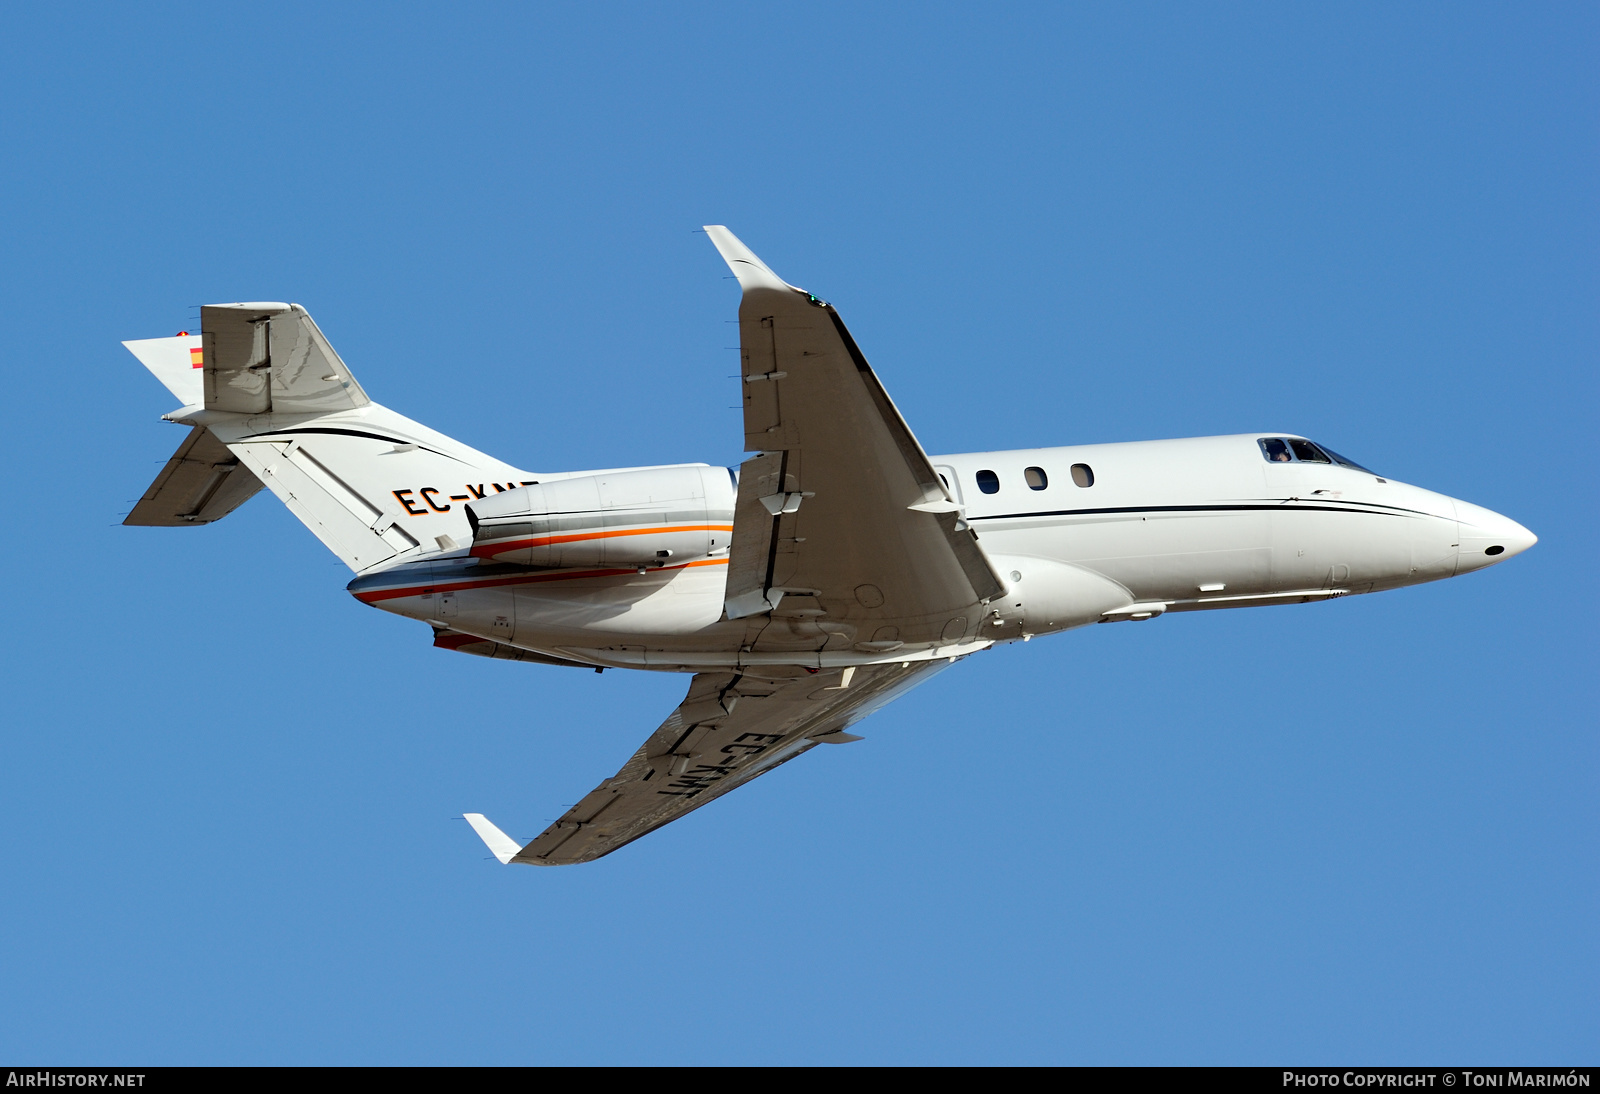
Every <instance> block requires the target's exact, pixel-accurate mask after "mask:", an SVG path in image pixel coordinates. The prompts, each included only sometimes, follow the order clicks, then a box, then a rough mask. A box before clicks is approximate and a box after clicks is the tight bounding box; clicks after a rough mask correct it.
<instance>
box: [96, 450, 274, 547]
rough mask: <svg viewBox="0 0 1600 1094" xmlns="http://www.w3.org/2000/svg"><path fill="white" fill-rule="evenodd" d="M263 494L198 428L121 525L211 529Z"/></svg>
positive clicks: (244, 470) (232, 458) (226, 452)
mask: <svg viewBox="0 0 1600 1094" xmlns="http://www.w3.org/2000/svg"><path fill="white" fill-rule="evenodd" d="M260 490H261V480H260V479H258V478H256V476H255V475H254V474H252V473H251V471H250V469H249V468H247V467H244V466H243V465H241V464H240V463H239V458H238V457H237V456H235V455H234V454H233V453H232V452H230V451H229V450H228V448H227V446H226V445H224V444H223V443H222V442H221V441H219V440H217V438H216V437H214V436H212V434H211V431H210V430H209V429H207V428H206V427H205V426H203V425H197V426H195V427H194V429H192V430H190V432H189V435H188V436H187V437H185V438H184V441H183V443H182V444H180V445H179V446H178V451H176V452H174V453H173V454H172V458H171V459H170V460H168V461H167V466H165V467H163V468H162V469H161V473H160V474H159V475H157V476H156V481H155V482H153V483H151V484H150V489H148V490H146V491H145V492H144V497H142V498H140V499H139V504H138V505H135V506H134V507H133V512H131V513H129V514H128V516H127V519H126V520H124V521H123V522H122V523H123V524H133V525H139V526H143V527H153V528H181V527H183V526H184V525H188V524H210V523H211V522H212V521H214V520H221V519H222V518H223V517H225V516H227V515H228V514H229V513H231V512H233V511H234V510H235V509H237V508H239V506H241V505H243V504H244V503H245V502H247V501H249V500H250V499H251V498H253V497H255V496H256V494H257V493H259V492H260Z"/></svg>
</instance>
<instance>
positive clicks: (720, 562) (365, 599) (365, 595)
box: [351, 558, 728, 604]
mask: <svg viewBox="0 0 1600 1094" xmlns="http://www.w3.org/2000/svg"><path fill="white" fill-rule="evenodd" d="M727 564H728V560H727V559H725V558H707V559H701V560H700V561H699V562H685V563H682V564H680V565H677V566H659V567H654V568H653V569H654V570H655V571H664V570H686V569H688V568H689V567H690V566H726V565H727ZM638 569H639V568H638V567H637V566H629V567H626V568H624V569H620V570H580V571H579V572H577V573H560V574H519V575H517V576H515V577H497V578H485V579H483V580H481V581H457V582H453V583H451V584H448V585H408V586H406V587H404V588H400V589H372V590H370V591H366V592H359V593H352V594H351V595H352V596H354V597H355V598H356V599H357V600H359V601H361V602H362V603H363V604H375V603H377V602H378V601H380V600H397V599H399V598H400V597H404V596H421V595H422V594H423V593H454V592H461V591H462V590H465V589H493V588H498V587H500V586H503V585H537V584H542V583H544V582H547V581H577V580H580V579H582V578H589V577H621V576H622V575H624V574H633V573H637V572H638Z"/></svg>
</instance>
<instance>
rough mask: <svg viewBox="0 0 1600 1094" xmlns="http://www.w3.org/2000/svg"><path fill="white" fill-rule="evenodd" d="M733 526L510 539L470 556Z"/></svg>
mask: <svg viewBox="0 0 1600 1094" xmlns="http://www.w3.org/2000/svg"><path fill="white" fill-rule="evenodd" d="M732 531H733V525H731V524H674V525H671V526H669V527H665V528H621V529H608V530H606V531H604V532H577V533H574V534H573V535H570V536H535V537H533V538H532V539H508V540H501V541H498V542H490V543H482V544H479V543H474V544H473V545H472V550H471V551H469V552H468V554H470V555H472V556H473V557H475V558H492V557H494V556H495V555H503V554H505V553H506V552H507V551H520V550H524V549H526V548H528V547H548V546H549V545H550V544H552V543H579V542H581V541H583V540H588V539H610V538H611V537H612V536H643V535H648V534H649V533H651V532H732Z"/></svg>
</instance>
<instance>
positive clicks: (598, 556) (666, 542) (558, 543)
mask: <svg viewBox="0 0 1600 1094" xmlns="http://www.w3.org/2000/svg"><path fill="white" fill-rule="evenodd" d="M733 501H734V488H733V482H732V477H731V476H730V475H729V474H728V470H727V468H724V467H705V466H703V465H697V466H692V467H654V468H648V469H646V470H642V471H614V472H607V473H604V474H599V475H584V476H582V477H579V478H571V479H557V480H555V481H553V482H542V483H535V484H534V485H532V486H523V487H519V488H518V489H516V490H508V491H506V492H505V493H504V494H495V495H494V496H493V497H488V498H483V499H481V500H479V501H475V502H473V503H472V504H470V505H468V506H467V519H468V520H469V521H470V522H471V524H472V552H471V553H472V554H473V555H475V556H476V557H478V558H491V559H494V560H496V561H497V562H515V563H520V564H521V565H523V566H541V567H562V568H565V567H572V566H604V567H620V566H627V567H640V566H676V565H679V564H681V563H683V562H684V561H686V560H689V561H692V560H694V559H697V558H705V557H706V556H708V555H712V554H721V553H725V552H726V551H727V549H728V545H729V544H730V543H731V542H732V541H733Z"/></svg>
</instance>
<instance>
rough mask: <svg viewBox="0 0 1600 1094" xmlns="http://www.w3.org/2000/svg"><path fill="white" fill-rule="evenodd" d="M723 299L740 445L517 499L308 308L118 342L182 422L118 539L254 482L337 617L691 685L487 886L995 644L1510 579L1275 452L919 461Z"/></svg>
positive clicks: (1487, 526) (763, 299) (1171, 446)
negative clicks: (307, 556)
mask: <svg viewBox="0 0 1600 1094" xmlns="http://www.w3.org/2000/svg"><path fill="white" fill-rule="evenodd" d="M706 232H707V233H708V234H709V235H710V237H711V241H712V243H714V244H715V245H716V247H717V250H718V251H719V252H720V253H721V255H722V257H723V259H724V260H725V261H726V262H727V263H728V265H729V267H731V268H732V270H733V273H734V275H735V276H736V277H737V278H738V281H739V286H740V288H741V289H742V291H743V299H742V301H741V303H740V305H739V336H740V344H741V356H742V360H743V367H742V370H741V371H742V382H741V385H740V386H741V387H742V389H743V396H744V430H745V448H746V450H748V451H751V452H754V453H756V454H755V455H754V456H751V457H750V458H748V459H746V460H745V461H744V462H743V463H742V464H741V465H740V466H739V467H738V468H732V469H727V468H721V467H709V466H707V465H705V464H669V465H665V466H660V467H633V468H619V469H613V470H604V471H571V472H562V473H557V474H550V473H545V472H535V471H525V470H523V469H521V468H518V467H513V466H512V465H511V464H508V463H503V462H501V461H500V460H497V459H495V458H494V457H492V456H486V455H484V454H483V453H482V452H478V451H476V450H475V449H472V448H469V447H467V446H466V445H464V444H461V443H460V442H458V441H455V440H452V439H450V438H449V437H445V436H443V435H441V434H439V433H436V432H434V431H433V430H431V429H429V428H427V427H426V426H423V425H420V424H418V423H417V422H414V421H412V420H410V419H409V418H405V417H403V416H401V415H399V414H397V413H395V412H394V411H392V410H389V409H388V408H387V407H383V406H380V405H378V404H377V403H374V402H373V401H372V400H371V399H369V398H368V397H367V395H366V392H364V391H363V390H362V389H361V386H360V385H359V384H357V383H356V381H355V378H354V377H352V376H351V374H350V370H349V369H347V368H346V367H345V364H344V362H343V361H342V360H340V359H339V356H338V354H336V353H335V352H334V351H333V348H332V347H331V346H330V345H329V344H328V341H327V339H325V338H324V337H323V335H322V332H321V331H320V330H318V329H317V325H316V324H315V323H314V322H312V320H311V317H310V316H309V315H308V314H306V311H305V309H304V308H302V307H300V306H299V305H298V304H277V303H244V304H218V305H212V306H207V307H205V308H202V309H201V333H200V336H199V337H195V336H193V335H188V334H180V335H179V336H178V337H176V338H155V339H148V340H144V341H133V342H127V343H124V344H125V345H126V346H127V347H128V348H129V349H130V350H131V351H132V352H133V354H134V356H136V357H137V358H138V359H139V360H140V361H141V362H142V363H143V364H144V365H145V366H146V367H147V368H149V369H150V371H151V372H153V373H154V374H155V375H156V377H157V378H158V379H160V380H161V382H162V383H164V384H165V385H166V386H167V388H168V389H169V390H170V391H171V392H172V394H173V395H174V396H176V397H177V398H178V399H180V400H181V401H182V402H183V404H184V405H183V406H182V407H181V408H179V409H178V410H175V411H173V412H172V413H170V414H167V415H165V417H166V419H167V420H169V421H174V422H181V423H183V424H185V425H189V426H192V427H193V428H192V430H191V431H190V433H189V435H188V437H187V438H186V439H185V440H184V441H183V443H182V444H181V445H180V446H179V447H178V451H177V453H176V454H175V455H174V456H173V457H172V459H171V460H170V461H169V462H168V463H167V465H166V467H165V468H164V469H163V470H162V471H161V473H160V475H158V476H157V478H156V480H155V482H154V483H153V484H152V485H151V487H150V489H149V490H148V491H147V492H146V493H145V495H144V497H143V499H142V500H141V501H140V502H139V503H138V505H137V506H136V507H135V508H134V509H133V511H132V512H131V513H130V514H129V516H128V518H127V520H126V521H125V523H127V524H135V525H167V526H180V525H186V524H206V523H209V522H211V521H214V520H220V519H221V518H222V517H224V516H226V515H227V514H229V513H231V512H232V511H233V510H234V509H236V508H238V506H239V505H240V504H241V503H243V502H244V501H245V500H246V499H248V498H249V497H251V496H252V495H253V494H255V493H256V492H257V491H259V490H260V489H261V488H262V486H266V487H267V488H268V489H270V490H271V491H272V492H273V493H274V494H276V495H277V496H278V498H279V499H280V500H281V501H283V503H284V504H285V505H287V506H288V507H289V509H290V511H291V512H292V513H293V514H294V515H295V516H296V517H298V518H300V520H301V521H302V522H303V523H304V524H305V525H306V527H308V528H309V529H311V531H312V532H313V533H314V534H315V535H316V536H317V538H318V539H320V540H322V542H323V543H324V544H325V545H326V546H327V547H328V549H329V550H331V551H333V553H334V554H336V555H338V556H339V558H340V559H342V560H343V561H344V562H345V563H346V564H347V565H348V566H349V567H350V568H351V569H352V570H354V571H355V573H356V577H355V579H354V580H353V581H351V582H350V584H349V586H348V588H349V591H350V593H351V594H352V595H353V596H355V598H356V599H357V600H360V601H362V602H363V603H366V604H370V605H372V606H373V607H376V608H382V609H383V610H385V611H389V612H394V613H395V614H397V615H403V616H407V617H410V618H412V619H419V620H423V621H425V622H427V623H428V624H429V625H430V626H431V627H432V628H433V635H434V637H433V644H434V645H435V646H438V647H440V648H441V649H447V650H456V651H459V652H461V653H470V654H476V655H478V656H482V657H495V658H500V659H503V660H511V661H531V662H534V663H537V664H546V665H567V666H576V667H584V668H592V669H596V670H604V669H606V668H634V669H656V670H660V671H666V672H685V673H693V674H694V676H693V678H692V679H691V680H690V683H689V694H688V696H687V697H686V698H685V699H684V700H683V702H682V703H681V704H679V706H678V708H677V710H675V711H673V712H672V714H671V715H670V716H668V718H667V720H666V721H665V722H663V723H662V724H661V727H660V728H659V729H657V730H656V731H655V732H654V733H653V734H651V735H650V737H649V738H648V739H647V740H646V741H645V743H644V744H643V745H642V746H641V747H640V748H639V750H638V751H637V752H635V753H634V754H633V756H632V758H631V759H629V760H628V762H627V763H625V764H623V765H622V769H621V770H620V771H618V772H617V773H616V774H615V775H614V776H612V777H611V778H609V779H606V780H605V781H604V782H602V783H601V784H600V785H599V786H598V787H596V788H595V789H594V790H593V791H591V792H590V793H589V794H588V795H587V796H586V797H585V798H584V799H583V800H582V801H580V802H578V804H577V805H575V806H573V807H572V808H571V809H569V810H568V811H567V812H566V814H565V815H564V816H562V817H561V818H560V819H559V820H557V821H556V822H555V823H554V824H552V825H551V826H550V827H549V828H548V829H546V830H545V831H544V832H543V833H542V834H540V835H539V836H537V837H535V838H534V839H533V840H532V841H530V842H529V843H527V844H526V845H523V844H519V843H517V842H516V841H514V840H512V839H511V838H509V837H508V836H506V835H505V834H504V833H503V832H502V831H501V830H500V829H499V828H497V827H495V826H494V825H493V824H492V823H490V822H489V821H488V820H487V819H486V818H485V817H483V816H482V815H481V814H477V813H468V814H466V818H467V820H469V821H470V822H471V823H472V825H473V827H474V828H475V829H476V830H477V832H478V834H479V835H480V836H481V837H482V838H483V840H484V842H485V843H486V844H488V846H489V848H490V850H492V851H493V852H494V853H495V855H496V857H497V858H499V859H500V861H501V862H505V863H512V862H520V863H530V864H534V865H543V866H553V865H559V864H564V863H575V862H588V861H590V860H593V859H596V858H599V857H600V856H602V855H605V854H608V853H610V852H612V851H614V850H616V849H617V848H618V847H621V846H622V845H623V844H625V843H628V842H630V841H632V840H635V839H638V838H639V837H640V836H642V835H644V834H645V833H647V832H649V831H651V830H653V829H655V828H659V827H660V826H661V825H663V824H666V823H668V822H670V821H673V820H676V819H677V818H679V817H681V816H683V815H684V814H685V813H688V812H690V811H691V810H693V809H697V808H699V807H700V806H702V805H704V804H706V803H707V802H709V801H711V800H712V799H713V798H716V797H718V796H719V795H722V794H725V793H727V792H728V791H730V790H732V789H733V788H734V787H736V786H739V785H741V784H742V783H745V782H748V781H749V780H751V779H753V778H755V777H756V776H757V775H760V774H762V773H764V772H767V771H771V770H772V769H773V768H775V767H777V766H778V765H779V764H782V763H785V762H787V761H789V760H792V759H794V758H795V757H796V756H799V755H800V754H801V753H803V752H806V751H807V750H809V749H810V748H812V747H813V746H814V745H818V744H834V743H842V742H848V741H855V740H860V738H859V737H857V736H855V735H854V734H851V733H849V732H847V731H848V730H849V729H850V727H851V726H853V725H854V724H855V723H856V722H858V721H860V720H861V719H862V718H865V717H866V716H867V715H868V714H870V713H871V712H872V711H874V710H876V709H878V708H879V707H881V706H883V705H884V704H886V703H888V702H889V701H890V700H892V699H894V698H895V697H897V696H899V695H901V694H902V693H904V692H905V691H907V690H908V689H909V688H911V687H913V686H915V685H916V684H919V683H921V682H922V681H924V680H926V679H928V678H929V677H930V676H931V675H933V674H934V673H935V672H937V671H939V670H940V669H942V668H944V667H946V666H948V665H950V664H952V663H954V662H955V661H957V660H959V659H961V658H963V657H966V656H969V655H970V654H972V653H975V652H977V651H978V650H983V649H987V648H989V647H991V646H995V645H999V644H1003V643H1009V642H1025V641H1027V640H1029V639H1030V638H1034V637H1037V636H1040V635H1046V634H1053V633H1055V632H1057V631H1064V630H1068V629H1070V628H1073V627H1082V626H1086V625H1088V624H1090V623H1115V622H1132V621H1136V620H1148V619H1152V618H1154V617H1155V616H1158V615H1163V614H1166V613H1169V612H1189V611H1204V610H1208V609H1213V608H1243V607H1255V606H1261V605H1269V604H1298V603H1305V602H1308V601H1316V600H1326V599H1329V598H1332V597H1338V596H1347V595H1351V594H1356V593H1371V592H1378V591H1381V590H1384V589H1394V588H1398V587H1400V586H1403V585H1415V584H1418V583H1420V582H1424V581H1435V580H1438V579H1439V578H1446V577H1452V576H1455V575H1458V574H1463V573H1466V572H1468V571H1470V570H1479V569H1482V568H1484V567H1485V566H1492V565H1494V564H1495V563H1497V562H1501V561H1504V560H1505V559H1508V558H1510V557H1511V556H1512V555H1515V554H1518V553H1520V552H1522V551H1525V550H1527V549H1528V548H1529V547H1530V546H1532V545H1533V543H1534V542H1535V537H1534V536H1533V534H1532V533H1530V532H1529V531H1528V530H1527V529H1526V528H1523V527H1522V526H1521V525H1519V524H1517V523H1516V522H1515V521H1512V520H1510V519H1508V518H1506V517H1503V516H1501V515H1499V514H1498V513H1493V512H1490V511H1489V510H1487V509H1482V508H1479V507H1478V506H1476V505H1471V504H1468V503H1467V502H1463V501H1457V500H1455V499H1453V498H1448V497H1445V496H1444V495H1442V494H1435V493H1432V492H1430V491H1427V490H1423V489H1420V488H1418V487H1415V486H1407V485H1405V484H1404V483H1399V482H1395V481H1393V480H1391V479H1387V478H1385V477H1383V476H1381V475H1377V474H1375V473H1373V472H1372V471H1369V470H1368V469H1366V468H1364V467H1362V466H1361V465H1359V464H1357V463H1355V462H1353V461H1352V460H1349V459H1346V458H1345V457H1343V456H1341V455H1339V454H1338V453H1336V452H1334V451H1333V450H1332V449H1330V448H1328V447H1327V446H1325V445H1319V444H1315V443H1313V442H1312V441H1310V440H1307V439H1306V438H1304V437H1300V436H1296V435H1294V434H1290V433H1280V432H1268V433H1259V434H1258V433H1247V434H1240V435H1237V436H1230V437H1195V438H1189V439H1184V440H1168V441H1140V442H1134V443H1126V444H1096V445H1077V446H1070V447H1065V448H1037V449H1021V450H1016V451H1009V452H978V453H966V454H962V455H953V456H929V455H928V454H927V453H926V452H924V451H923V449H922V446H921V445H920V444H918V443H917V439H916V437H915V436H914V435H913V434H912V432H911V430H910V428H909V427H908V426H907V425H906V422H905V419H903V418H902V417H901V416H900V412H899V411H898V410H896V409H895V405H894V403H893V402H892V401H890V399H889V396H888V393H887V392H885V391H884V388H883V385H882V384H881V383H880V382H879V380H878V377H877V376H876V375H875V374H874V373H873V371H872V369H871V368H870V367H869V366H868V364H867V360H866V358H865V357H864V356H862V353H861V350H860V349H859V348H857V346H856V343H855V339H853V338H852V337H851V336H850V332H849V331H848V330H846V329H845V325H844V323H843V321H842V320H841V319H840V317H839V313H838V312H837V311H836V310H834V308H833V306H832V305H830V304H828V303H826V302H824V301H822V300H820V299H818V298H817V297H816V296H813V295H812V294H810V293H808V292H806V291H805V290H804V289H799V288H796V287H795V286H793V285H790V284H788V283H786V282H785V281H783V280H782V279H781V278H779V277H778V276H777V275H776V274H774V273H773V272H772V270H770V269H769V268H768V267H767V266H766V265H765V264H764V263H763V262H762V261H761V260H760V259H759V258H757V257H756V256H755V255H754V254H753V253H751V251H750V250H749V249H748V248H746V247H745V246H744V244H743V243H741V242H740V241H739V240H738V239H737V238H735V237H734V235H733V234H732V233H731V232H729V231H728V230H727V229H726V228H723V227H720V226H710V227H707V228H706Z"/></svg>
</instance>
